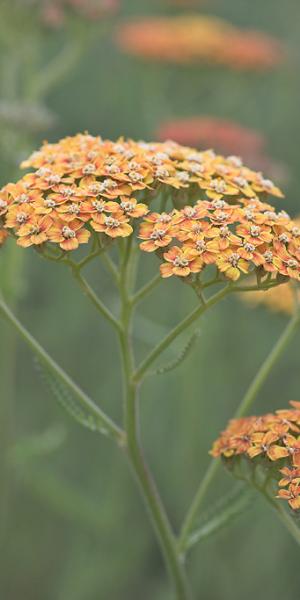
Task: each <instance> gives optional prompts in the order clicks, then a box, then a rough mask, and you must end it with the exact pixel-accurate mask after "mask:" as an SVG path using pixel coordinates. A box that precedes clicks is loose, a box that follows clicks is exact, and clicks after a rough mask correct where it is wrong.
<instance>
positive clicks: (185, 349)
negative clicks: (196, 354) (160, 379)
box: [149, 329, 200, 376]
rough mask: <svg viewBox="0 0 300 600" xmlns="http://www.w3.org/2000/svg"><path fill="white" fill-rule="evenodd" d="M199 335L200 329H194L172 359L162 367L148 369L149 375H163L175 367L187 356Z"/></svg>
mask: <svg viewBox="0 0 300 600" xmlns="http://www.w3.org/2000/svg"><path fill="white" fill-rule="evenodd" d="M199 335H200V330H199V329H197V330H196V331H194V332H193V333H192V335H191V337H190V338H189V339H188V341H187V342H186V344H185V345H184V347H183V348H182V350H181V351H180V352H179V354H178V355H177V356H176V357H175V358H174V359H173V360H172V361H170V362H169V363H167V364H166V365H164V366H162V367H158V368H157V369H155V370H154V371H150V373H149V375H150V376H153V375H164V374H165V373H168V372H169V371H173V370H174V369H176V368H177V367H178V366H179V365H181V363H182V362H183V361H184V360H185V359H186V358H187V357H188V355H189V354H190V352H191V350H192V349H193V347H194V345H195V343H196V341H197V339H198V337H199Z"/></svg>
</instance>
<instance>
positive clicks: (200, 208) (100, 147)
mask: <svg viewBox="0 0 300 600" xmlns="http://www.w3.org/2000/svg"><path fill="white" fill-rule="evenodd" d="M22 166H23V167H25V168H28V167H31V168H33V169H34V172H31V173H27V174H26V175H24V177H23V178H22V179H20V180H19V181H18V182H17V183H9V184H7V185H6V186H5V187H4V188H3V189H2V190H1V192H0V223H1V231H2V232H5V233H2V238H3V239H2V241H4V239H5V238H6V234H7V232H8V233H10V234H12V235H13V236H15V237H16V239H17V244H18V245H19V246H23V247H28V246H37V247H42V246H43V245H44V244H45V243H47V242H49V243H52V244H56V245H58V246H59V247H60V248H61V249H62V250H63V251H71V250H76V249H77V248H78V246H79V245H80V244H85V243H87V242H88V240H89V239H90V237H91V235H92V234H93V235H94V236H95V235H97V234H100V237H101V239H102V240H108V239H109V238H117V237H127V236H129V235H131V234H132V233H133V230H134V226H135V222H136V220H138V219H141V218H142V219H143V221H142V223H141V225H140V229H139V233H138V237H139V238H140V239H142V240H143V241H142V243H141V249H142V250H144V251H146V252H152V251H157V254H158V255H159V256H160V258H163V259H164V261H165V262H164V264H162V265H161V274H162V276H163V277H168V276H170V275H172V274H174V275H178V276H181V277H182V276H183V277H186V276H188V275H190V274H191V273H199V272H200V271H202V270H203V268H204V267H205V266H206V265H208V264H215V265H216V266H217V268H218V270H219V271H220V272H221V273H224V274H225V276H226V277H228V278H229V279H233V280H236V279H238V278H239V276H240V274H241V273H248V272H249V270H251V268H252V267H253V266H254V267H255V268H257V269H259V270H260V271H261V272H262V273H265V274H268V273H269V274H271V275H272V274H274V275H278V274H280V275H283V276H286V277H291V278H294V279H299V272H300V269H299V261H300V231H299V228H298V227H296V226H295V224H294V223H293V221H291V219H290V217H289V216H288V215H287V214H286V213H285V212H283V211H281V212H279V213H276V212H275V210H274V207H273V206H272V205H270V204H268V203H267V202H264V201H263V200H262V199H260V197H261V198H263V196H265V195H267V194H273V195H275V196H278V197H281V196H282V193H281V191H280V190H279V188H277V187H276V186H275V185H274V184H273V183H272V181H270V180H267V179H264V177H263V176H262V175H261V174H260V173H256V172H254V171H252V170H250V169H248V168H246V167H244V166H243V164H242V161H241V159H239V158H238V157H236V156H230V157H228V158H224V157H222V156H219V155H216V154H215V153H214V152H212V151H205V152H197V151H196V150H194V149H193V148H188V147H185V146H180V145H178V144H176V143H173V142H165V143H145V142H134V141H132V140H128V141H125V140H124V139H122V138H121V139H119V140H118V141H117V142H112V141H110V140H102V139H101V138H100V137H93V136H91V135H88V134H78V135H76V136H74V137H67V138H65V139H63V140H61V141H60V142H58V143H56V144H48V143H45V144H44V145H43V146H42V148H41V149H40V150H39V151H38V152H35V153H34V154H33V155H32V156H31V157H30V158H29V159H28V160H26V161H24V163H23V164H22ZM162 192H164V193H165V194H167V195H168V194H169V195H170V197H171V199H173V200H174V202H176V201H177V202H182V198H183V197H184V198H190V202H191V204H190V205H187V206H183V208H181V209H179V208H173V209H172V210H171V211H169V212H162V213H157V212H151V213H150V211H149V204H150V203H151V202H152V201H153V200H154V199H155V197H156V196H157V195H158V194H160V193H162ZM201 196H202V197H203V199H199V197H201ZM194 198H196V202H195V201H194ZM140 200H144V201H142V202H141V201H140ZM174 241H175V245H172V244H173V242H174Z"/></svg>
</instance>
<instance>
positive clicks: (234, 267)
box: [216, 249, 249, 281]
mask: <svg viewBox="0 0 300 600" xmlns="http://www.w3.org/2000/svg"><path fill="white" fill-rule="evenodd" d="M216 264H217V267H218V269H219V270H220V271H221V273H225V275H226V277H228V278H229V279H232V281H237V279H239V277H240V275H241V273H248V270H249V263H248V262H247V261H246V260H245V259H244V258H242V257H241V255H240V254H239V252H238V251H237V252H232V251H231V250H230V249H228V250H225V251H224V252H222V254H220V255H219V256H218V258H217V260H216Z"/></svg>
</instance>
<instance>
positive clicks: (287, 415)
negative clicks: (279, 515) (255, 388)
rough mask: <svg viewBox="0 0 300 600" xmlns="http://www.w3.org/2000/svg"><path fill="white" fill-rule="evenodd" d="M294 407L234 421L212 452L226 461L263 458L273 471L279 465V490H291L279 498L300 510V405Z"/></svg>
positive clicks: (217, 441)
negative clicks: (240, 457)
mask: <svg viewBox="0 0 300 600" xmlns="http://www.w3.org/2000/svg"><path fill="white" fill-rule="evenodd" d="M290 404H291V405H292V406H293V408H289V409H283V410H277V411H276V412H275V413H268V414H266V415H263V416H260V417H245V418H241V419H233V420H231V421H230V422H229V425H228V427H227V429H225V431H223V432H222V433H221V435H220V437H219V438H218V439H217V440H216V442H215V443H214V444H213V447H212V450H211V452H210V453H211V454H212V456H214V457H215V458H217V457H220V456H222V457H224V458H225V459H226V460H232V459H234V457H236V456H241V455H242V456H245V457H247V458H248V459H250V460H251V459H255V458H256V457H260V458H263V459H264V461H265V464H267V465H268V464H269V466H270V468H272V467H274V465H275V469H273V468H272V473H274V477H275V478H276V479H277V480H278V479H280V481H279V487H280V488H287V489H280V490H279V492H278V497H279V498H283V499H285V500H288V502H289V505H290V506H291V507H292V508H293V509H294V510H297V509H300V402H291V403H290ZM276 461H279V463H278V469H277V465H276V464H275V463H276ZM283 465H284V466H283ZM279 467H281V468H279ZM279 473H281V475H283V478H280V475H279Z"/></svg>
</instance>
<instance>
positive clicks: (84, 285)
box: [72, 267, 120, 331]
mask: <svg viewBox="0 0 300 600" xmlns="http://www.w3.org/2000/svg"><path fill="white" fill-rule="evenodd" d="M72 273H73V275H74V277H75V279H76V281H77V282H78V284H79V286H80V288H81V289H82V291H83V293H84V294H85V295H86V296H87V297H88V298H89V299H90V300H91V302H92V303H93V304H94V306H95V307H96V309H97V311H98V312H99V313H100V314H101V315H102V316H103V317H104V318H105V319H106V320H107V321H109V323H111V325H113V327H114V328H115V329H116V330H117V331H120V323H119V321H118V320H117V319H116V317H114V315H113V314H112V313H111V312H110V310H109V309H108V308H107V307H106V306H105V305H104V304H103V302H102V300H100V298H98V296H97V294H96V293H95V292H94V290H93V289H92V288H91V286H90V284H89V283H88V282H87V280H86V279H85V278H84V277H83V276H82V275H81V274H80V271H78V269H77V268H74V267H72Z"/></svg>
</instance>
